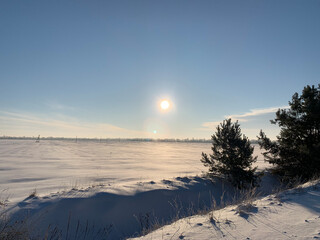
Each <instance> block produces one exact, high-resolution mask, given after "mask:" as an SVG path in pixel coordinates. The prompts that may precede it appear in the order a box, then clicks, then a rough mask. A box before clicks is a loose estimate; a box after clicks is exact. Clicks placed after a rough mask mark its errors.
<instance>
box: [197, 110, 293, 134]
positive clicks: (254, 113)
mask: <svg viewBox="0 0 320 240" xmlns="http://www.w3.org/2000/svg"><path fill="white" fill-rule="evenodd" d="M279 108H280V109H287V108H289V107H288V106H281V107H269V108H260V109H252V110H250V111H249V112H246V113H243V114H233V115H227V116H225V117H224V118H225V119H227V118H231V119H233V120H238V121H239V122H248V121H250V120H251V121H252V120H254V118H255V117H258V116H262V115H266V114H269V113H275V112H276V111H278V109H279ZM222 120H223V119H222ZM222 120H221V121H212V122H204V123H202V125H201V126H202V128H200V129H199V130H205V131H207V130H213V129H216V127H217V126H218V125H219V124H220V123H221V122H222Z"/></svg>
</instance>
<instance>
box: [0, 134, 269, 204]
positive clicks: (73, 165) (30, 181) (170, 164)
mask: <svg viewBox="0 0 320 240" xmlns="http://www.w3.org/2000/svg"><path fill="white" fill-rule="evenodd" d="M210 147H211V144H209V143H181V142H179V143H172V142H169V143H167V142H113V141H109V142H99V141H78V142H75V141H67V140H65V141H57V140H43V141H40V142H39V143H35V141H33V140H0V190H5V193H3V194H6V195H8V196H10V200H11V201H13V202H14V201H19V200H22V199H24V198H25V197H27V196H28V195H29V194H30V193H31V192H33V191H34V190H35V189H36V191H37V192H38V194H40V195H45V194H49V193H53V192H58V191H62V190H69V189H71V188H80V187H88V186H92V185H98V184H106V185H110V186H112V187H113V188H115V189H117V188H119V190H120V189H123V188H124V187H126V186H130V185H131V184H136V183H138V182H146V181H157V180H162V179H168V178H174V177H184V176H196V175H199V174H201V173H202V172H203V171H206V170H207V169H206V168H205V167H204V166H203V165H202V163H201V162H200V158H201V152H203V151H204V152H207V153H210V151H211V150H210ZM255 154H256V155H258V156H259V159H258V160H259V161H258V163H257V164H258V165H260V166H264V165H265V163H264V162H263V159H262V156H261V154H260V152H259V148H258V147H257V146H256V152H255Z"/></svg>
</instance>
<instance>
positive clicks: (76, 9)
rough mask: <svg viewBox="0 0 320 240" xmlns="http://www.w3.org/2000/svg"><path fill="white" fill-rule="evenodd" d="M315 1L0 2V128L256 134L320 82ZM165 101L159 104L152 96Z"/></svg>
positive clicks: (16, 131)
mask: <svg viewBox="0 0 320 240" xmlns="http://www.w3.org/2000/svg"><path fill="white" fill-rule="evenodd" d="M319 12H320V1H319V0H308V1H303V0H244V1H238V0H233V1H231V0H230V1H229V0H210V1H205V0H200V1H191V0H161V1H149V0H148V1H146V0H135V1H132V0H117V1H102V0H92V1H59V0H57V1H40V0H39V1H33V0H30V1H24V0H20V1H19V0H14V1H12V0H2V1H0V32H1V36H0V86H1V87H0V136H3V135H6V136H38V135H39V134H40V135H41V136H43V137H49V136H53V137H76V136H77V137H90V138H92V137H97V138H118V137H121V138H133V137H141V138H145V137H152V138H206V139H209V138H210V136H211V135H212V134H213V133H214V132H215V129H216V126H217V125H218V124H219V123H220V122H222V121H223V120H224V119H226V118H229V117H231V118H232V119H233V121H236V120H238V121H239V124H240V127H241V129H242V133H243V134H245V135H246V136H248V137H249V138H251V139H256V136H257V135H258V133H259V131H260V129H263V130H264V131H265V132H266V134H267V136H269V137H271V138H275V136H276V135H277V134H278V133H279V127H278V126H275V125H271V124H270V120H271V119H274V118H275V112H276V110H277V109H279V108H286V107H288V102H289V101H290V100H291V97H292V95H293V94H294V93H295V92H298V93H301V92H302V89H303V87H304V86H306V85H318V84H319V83H320V44H319V43H320V27H319V26H320V14H319ZM162 99H167V100H169V102H170V107H169V109H168V110H166V111H163V110H161V109H160V108H159V104H160V101H161V100H162Z"/></svg>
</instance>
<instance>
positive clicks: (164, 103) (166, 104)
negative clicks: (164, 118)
mask: <svg viewBox="0 0 320 240" xmlns="http://www.w3.org/2000/svg"><path fill="white" fill-rule="evenodd" d="M160 107H161V109H162V110H167V109H168V108H169V107H170V103H169V101H168V100H162V101H161V103H160Z"/></svg>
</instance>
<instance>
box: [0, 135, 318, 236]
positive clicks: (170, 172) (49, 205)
mask: <svg viewBox="0 0 320 240" xmlns="http://www.w3.org/2000/svg"><path fill="white" fill-rule="evenodd" d="M210 147H211V144H209V143H171V142H170V143H166V142H110V141H109V142H99V141H78V142H74V141H52V140H51V141H50V140H46V141H40V143H35V142H34V141H31V140H1V141H0V173H1V174H0V189H1V196H0V200H1V198H2V199H4V198H5V197H7V196H8V197H9V202H8V205H7V207H6V208H5V211H6V214H8V215H9V216H11V217H12V219H14V220H17V219H24V220H25V221H24V222H23V224H22V225H23V226H19V228H26V229H28V231H29V232H30V234H32V235H33V236H40V239H42V238H44V236H48V234H49V236H51V237H52V239H124V238H128V237H133V236H139V235H141V233H143V231H144V230H150V229H152V228H155V227H157V226H162V225H163V224H166V223H170V222H172V221H174V220H177V219H179V218H181V217H185V216H190V215H194V214H196V213H199V211H202V212H204V211H205V210H207V209H208V208H211V207H212V206H213V205H216V206H218V207H219V206H222V204H226V203H230V202H232V201H233V202H234V201H236V200H237V196H239V192H237V191H236V190H235V189H234V188H233V187H232V186H230V185H229V184H228V183H226V182H223V181H221V180H219V179H216V180H215V182H214V183H213V184H212V182H210V181H209V180H207V179H205V178H203V177H201V174H202V173H203V172H206V170H207V169H206V168H205V167H203V166H202V163H201V162H200V161H199V160H200V157H201V152H207V153H210ZM255 155H257V156H258V161H257V163H256V165H257V166H258V167H259V169H260V170H262V169H265V168H266V167H267V166H268V164H266V163H265V162H264V161H263V158H262V156H261V153H260V150H259V148H258V147H257V146H256V148H255ZM278 187H279V182H278V181H277V179H275V178H274V177H272V176H270V175H269V174H266V175H265V176H264V177H263V179H262V182H261V186H260V188H259V189H258V191H260V192H261V196H266V195H267V194H270V193H271V192H272V191H273V190H274V189H276V188H278ZM34 189H36V194H34V195H31V196H29V195H30V193H31V192H33V191H34ZM319 192H320V191H319V184H318V185H313V186H304V187H303V188H299V189H298V190H296V191H292V192H290V191H289V192H287V193H283V194H278V195H273V196H268V197H265V198H262V199H259V200H258V201H257V202H252V203H251V205H243V206H242V207H241V205H240V207H239V206H236V205H234V206H229V207H227V208H225V209H221V210H217V211H214V212H211V213H209V214H204V215H198V216H193V217H188V218H184V219H181V220H179V221H178V222H174V223H173V224H171V225H167V226H165V227H162V228H160V229H159V230H156V231H155V232H152V233H150V234H149V235H146V236H145V237H143V238H142V239H215V238H217V239H219V238H225V239H246V238H248V239H287V238H288V239H291V238H296V239H311V238H318V237H320V235H319V234H318V233H319V231H320V229H319V228H318V226H319V223H320V221H319V220H320V218H319V215H320V205H319V202H320V197H319V196H320V193H319ZM80 236H81V237H80Z"/></svg>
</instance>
